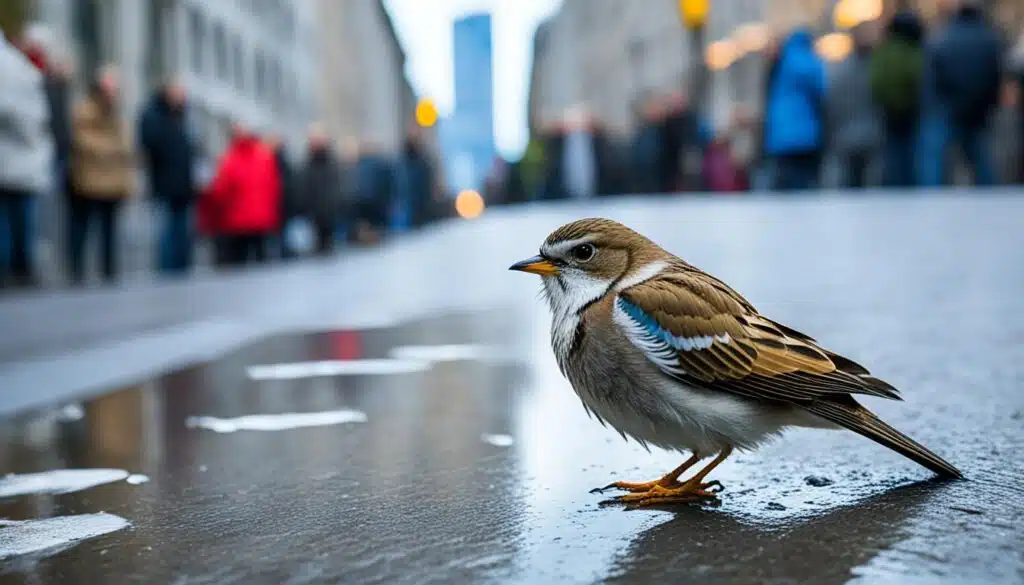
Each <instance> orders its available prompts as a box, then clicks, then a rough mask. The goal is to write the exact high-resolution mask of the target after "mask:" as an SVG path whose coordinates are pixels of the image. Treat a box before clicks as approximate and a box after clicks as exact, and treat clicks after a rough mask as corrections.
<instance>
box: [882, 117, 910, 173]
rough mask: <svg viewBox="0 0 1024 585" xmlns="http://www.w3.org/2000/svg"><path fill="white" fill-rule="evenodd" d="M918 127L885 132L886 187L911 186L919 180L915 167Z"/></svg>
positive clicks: (884, 170)
mask: <svg viewBox="0 0 1024 585" xmlns="http://www.w3.org/2000/svg"><path fill="white" fill-rule="evenodd" d="M917 137H918V132H917V128H899V129H890V130H889V131H887V132H886V134H885V151H884V158H885V161H884V163H885V167H884V169H883V172H882V181H883V183H884V184H885V186H886V187H890V188H909V187H913V186H914V185H915V184H916V183H917V180H916V178H915V176H916V173H915V172H914V169H915V167H916V165H915V164H914V163H915V154H914V153H915V150H916V148H915V147H916V145H917V139H918V138H917Z"/></svg>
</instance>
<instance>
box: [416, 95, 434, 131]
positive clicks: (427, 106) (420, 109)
mask: <svg viewBox="0 0 1024 585" xmlns="http://www.w3.org/2000/svg"><path fill="white" fill-rule="evenodd" d="M416 123H417V124H419V125H420V126H423V127H424V128H430V127H432V126H433V125H434V124H437V106H436V105H434V100H432V99H429V98H424V99H421V100H420V101H419V103H417V104H416Z"/></svg>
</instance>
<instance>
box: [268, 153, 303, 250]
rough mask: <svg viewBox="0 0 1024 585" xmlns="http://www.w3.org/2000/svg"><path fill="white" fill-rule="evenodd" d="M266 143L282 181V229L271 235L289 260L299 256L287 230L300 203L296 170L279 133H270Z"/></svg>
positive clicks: (296, 213) (279, 213) (280, 210)
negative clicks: (272, 154) (290, 241)
mask: <svg viewBox="0 0 1024 585" xmlns="http://www.w3.org/2000/svg"><path fill="white" fill-rule="evenodd" d="M264 144H265V145H266V147H267V148H269V149H270V151H271V152H273V153H274V161H275V163H276V164H277V176H278V179H279V181H280V183H281V200H280V201H281V208H280V209H279V210H278V215H279V217H280V218H281V228H280V229H281V231H280V232H279V233H276V234H273V235H272V236H271V239H272V241H274V242H276V244H277V246H278V253H279V254H280V257H281V259H282V260H289V259H292V258H295V257H297V256H298V251H297V250H295V249H293V248H292V246H291V244H290V243H289V239H288V237H287V234H286V233H285V230H286V228H287V226H288V224H289V222H290V221H291V220H292V219H294V218H295V217H297V216H298V214H299V212H300V204H299V201H298V194H297V186H296V172H295V169H294V168H293V167H292V163H291V161H290V160H289V159H288V149H287V147H286V146H285V144H284V140H283V139H282V138H281V137H280V136H277V135H269V136H267V137H266V139H265V140H264Z"/></svg>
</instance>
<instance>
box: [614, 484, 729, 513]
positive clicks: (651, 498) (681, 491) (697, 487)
mask: <svg viewBox="0 0 1024 585" xmlns="http://www.w3.org/2000/svg"><path fill="white" fill-rule="evenodd" d="M612 485H613V486H614V487H619V486H615V484H612ZM723 489H724V488H723V486H722V484H721V483H720V482H718V481H709V482H707V483H701V484H690V483H684V484H679V485H678V486H675V487H665V486H661V485H654V486H652V487H651V488H650V489H648V490H645V491H642V492H634V493H630V494H625V495H621V496H616V497H614V498H612V499H610V500H605V501H603V502H601V505H609V504H626V505H627V507H629V508H636V507H643V506H652V505H658V504H694V503H702V504H706V503H717V502H718V493H719V492H721V491H722V490H723Z"/></svg>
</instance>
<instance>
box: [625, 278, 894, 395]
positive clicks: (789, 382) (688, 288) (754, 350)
mask: <svg viewBox="0 0 1024 585" xmlns="http://www.w3.org/2000/svg"><path fill="white" fill-rule="evenodd" d="M620 296H621V297H622V298H624V299H625V300H626V301H628V302H630V303H632V304H634V305H636V306H637V307H640V308H641V309H642V310H643V311H644V312H645V313H646V314H647V315H649V316H650V317H651V318H653V319H654V321H655V322H656V323H657V324H658V325H659V326H660V327H661V328H662V329H664V330H665V331H667V332H668V333H670V334H671V335H673V336H676V337H678V338H682V339H695V338H707V337H711V338H713V341H712V343H711V344H710V345H709V346H707V347H704V348H702V349H694V348H690V349H686V348H683V349H680V350H678V351H677V352H676V356H677V358H678V360H679V366H680V368H681V369H682V370H683V371H685V372H686V373H687V375H688V376H691V377H693V378H695V379H696V380H699V381H700V382H702V383H704V384H709V385H712V386H715V387H721V388H722V389H725V390H729V391H733V392H737V393H739V394H744V395H747V396H750V397H752V398H761V399H767V400H784V401H787V402H809V401H813V400H816V399H819V398H822V397H826V396H830V395H835V394H867V395H873V396H881V397H885V398H892V399H898V398H899V394H898V392H897V391H896V389H895V388H893V387H892V386H890V385H888V384H886V383H885V382H883V381H881V380H879V379H877V378H875V377H873V376H871V375H870V374H869V373H868V371H867V369H865V368H864V367H863V366H860V365H859V364H857V363H855V362H853V361H852V360H849V359H846V358H844V357H842V356H839V355H837V354H835V353H832V352H830V351H828V350H826V349H823V348H821V347H820V346H819V345H818V344H817V342H815V341H814V340H813V339H812V338H811V337H809V336H807V335H804V334H802V333H800V332H798V331H795V330H793V329H790V328H789V327H786V326H784V325H780V324H778V323H776V322H774V321H772V320H770V319H767V318H765V317H762V316H761V315H759V314H758V313H757V311H756V309H754V307H753V305H751V304H750V303H749V302H748V301H747V300H746V299H744V298H743V297H742V296H740V295H739V294H738V293H736V292H735V291H733V290H732V289H731V288H729V287H728V286H726V285H725V284H724V283H722V282H721V281H718V280H716V279H714V278H713V277H711V276H709V275H707V274H705V273H703V272H700V271H699V270H696V269H694V268H692V267H688V266H687V267H685V268H677V269H676V270H673V271H672V272H669V273H667V274H664V275H662V276H660V277H658V278H656V279H652V280H649V281H647V282H645V283H642V284H639V285H636V286H633V287H630V288H629V289H627V290H625V291H623V292H621V293H620Z"/></svg>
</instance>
